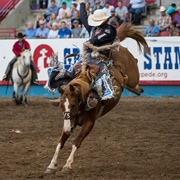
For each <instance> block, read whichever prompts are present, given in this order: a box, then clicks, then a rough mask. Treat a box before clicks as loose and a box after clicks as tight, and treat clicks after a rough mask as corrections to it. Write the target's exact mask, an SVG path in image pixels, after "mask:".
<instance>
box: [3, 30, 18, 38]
mask: <svg viewBox="0 0 180 180" xmlns="http://www.w3.org/2000/svg"><path fill="white" fill-rule="evenodd" d="M15 37H16V29H15V28H0V39H14V38H15Z"/></svg>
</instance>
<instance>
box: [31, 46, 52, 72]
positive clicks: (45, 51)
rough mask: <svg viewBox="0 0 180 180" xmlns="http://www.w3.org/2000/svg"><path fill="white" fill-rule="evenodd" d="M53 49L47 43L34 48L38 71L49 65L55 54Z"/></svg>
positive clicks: (34, 58)
mask: <svg viewBox="0 0 180 180" xmlns="http://www.w3.org/2000/svg"><path fill="white" fill-rule="evenodd" d="M53 54H54V51H53V49H52V48H51V47H50V46H49V45H47V44H41V45H39V46H37V48H36V49H35V50H34V54H33V60H34V64H35V66H36V70H37V73H40V71H41V70H42V69H44V68H47V67H48V59H49V58H50V57H51V56H53Z"/></svg>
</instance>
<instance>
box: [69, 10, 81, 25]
mask: <svg viewBox="0 0 180 180" xmlns="http://www.w3.org/2000/svg"><path fill="white" fill-rule="evenodd" d="M75 20H77V21H78V24H79V27H82V22H81V20H80V18H79V11H75V12H74V18H72V19H71V25H72V26H71V29H73V28H74V24H73V22H74V21H75Z"/></svg>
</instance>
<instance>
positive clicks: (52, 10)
mask: <svg viewBox="0 0 180 180" xmlns="http://www.w3.org/2000/svg"><path fill="white" fill-rule="evenodd" d="M58 11H59V8H58V7H57V6H54V7H52V6H50V7H48V9H47V11H46V13H45V14H46V16H47V17H46V19H47V21H49V20H50V16H51V14H52V13H55V14H56V15H58Z"/></svg>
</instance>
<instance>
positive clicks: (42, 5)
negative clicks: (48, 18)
mask: <svg viewBox="0 0 180 180" xmlns="http://www.w3.org/2000/svg"><path fill="white" fill-rule="evenodd" d="M47 7H48V0H40V1H39V8H40V9H47Z"/></svg>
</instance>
